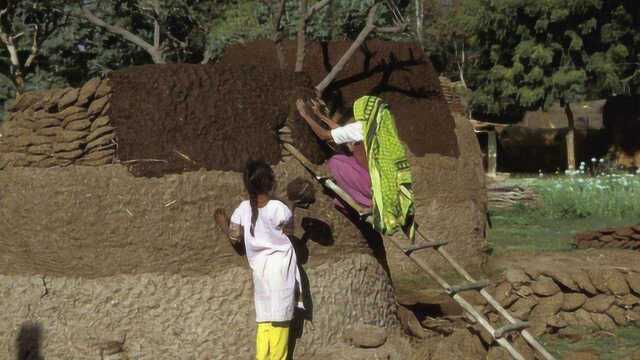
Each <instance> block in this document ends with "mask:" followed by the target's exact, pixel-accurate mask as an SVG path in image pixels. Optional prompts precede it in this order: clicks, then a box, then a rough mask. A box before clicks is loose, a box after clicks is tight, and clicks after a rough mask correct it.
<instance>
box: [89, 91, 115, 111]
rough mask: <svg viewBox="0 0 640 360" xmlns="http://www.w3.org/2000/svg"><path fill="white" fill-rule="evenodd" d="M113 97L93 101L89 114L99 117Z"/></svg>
mask: <svg viewBox="0 0 640 360" xmlns="http://www.w3.org/2000/svg"><path fill="white" fill-rule="evenodd" d="M110 99H111V96H108V95H107V96H103V97H101V98H99V99H96V100H93V102H92V103H91V105H89V110H88V113H89V115H97V114H100V113H101V112H102V110H104V107H105V106H106V105H107V104H108V103H109V100H110Z"/></svg>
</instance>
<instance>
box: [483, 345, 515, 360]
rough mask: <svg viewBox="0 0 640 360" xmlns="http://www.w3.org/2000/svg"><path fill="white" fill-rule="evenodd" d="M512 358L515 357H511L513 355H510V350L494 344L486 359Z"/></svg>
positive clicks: (501, 359)
mask: <svg viewBox="0 0 640 360" xmlns="http://www.w3.org/2000/svg"><path fill="white" fill-rule="evenodd" d="M512 359H513V358H512V357H511V355H509V352H508V351H507V350H506V349H504V348H502V347H500V346H494V347H492V348H490V349H489V352H488V353H487V357H486V360H512Z"/></svg>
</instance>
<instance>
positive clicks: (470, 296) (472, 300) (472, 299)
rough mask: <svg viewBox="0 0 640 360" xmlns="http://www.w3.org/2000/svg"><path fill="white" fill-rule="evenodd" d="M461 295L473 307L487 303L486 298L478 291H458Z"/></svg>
mask: <svg viewBox="0 0 640 360" xmlns="http://www.w3.org/2000/svg"><path fill="white" fill-rule="evenodd" d="M460 295H462V297H463V298H464V299H465V300H467V301H468V302H469V304H471V305H473V306H475V307H480V308H481V307H483V306H485V305H487V299H485V298H484V296H482V294H480V292H478V291H463V292H461V293H460Z"/></svg>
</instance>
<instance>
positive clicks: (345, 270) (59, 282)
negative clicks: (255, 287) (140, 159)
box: [0, 162, 397, 359]
mask: <svg viewBox="0 0 640 360" xmlns="http://www.w3.org/2000/svg"><path fill="white" fill-rule="evenodd" d="M276 172H277V176H278V179H281V180H282V183H280V184H279V189H280V190H279V191H278V193H279V194H280V193H281V191H283V190H284V188H285V186H286V184H287V182H288V181H289V180H290V179H293V178H295V177H298V176H308V175H307V174H306V173H305V172H304V170H303V169H301V168H300V167H299V165H298V164H297V163H294V162H286V163H280V164H279V165H278V166H277V167H276ZM317 190H318V191H320V189H317ZM242 194H243V190H242V179H241V175H240V174H239V173H235V172H222V171H198V172H189V173H185V174H173V175H167V176H164V177H162V178H140V177H134V176H133V175H132V174H130V173H129V172H128V171H127V169H126V167H124V166H121V165H106V166H101V167H88V166H69V167H63V168H50V169H39V168H30V167H29V168H8V169H5V170H3V171H0V201H1V202H2V206H0V217H1V218H2V219H3V221H2V222H0V234H2V236H0V248H1V249H2V251H1V252H0V274H1V275H0V284H2V300H0V308H2V309H3V310H4V311H3V312H2V314H1V315H0V323H2V324H3V326H2V327H0V347H2V349H3V352H4V351H8V353H7V352H4V353H2V354H1V355H0V358H3V359H4V358H13V357H15V346H16V338H17V337H18V335H19V333H20V327H21V325H23V324H24V323H25V322H30V323H37V324H39V326H40V327H41V328H42V347H43V350H42V351H43V354H44V356H45V358H53V359H55V358H87V357H98V354H99V350H100V349H101V348H106V347H108V346H110V345H109V344H108V343H109V342H111V343H110V344H111V345H113V342H114V341H116V342H117V341H121V340H122V339H123V338H124V339H125V345H124V348H125V349H126V352H127V354H129V355H131V356H133V357H134V358H139V357H140V356H143V357H144V358H156V359H169V358H171V359H174V358H175V359H191V358H193V357H194V356H195V354H197V357H198V358H207V356H209V357H212V358H247V357H249V356H250V355H251V352H252V349H253V336H254V327H255V323H254V319H255V318H254V314H253V310H252V309H253V305H252V301H253V298H252V295H251V294H252V290H251V281H250V270H249V269H248V265H247V264H246V259H244V258H243V257H241V256H240V255H238V254H237V253H236V251H235V250H234V249H233V248H232V247H231V246H230V245H229V243H228V241H227V240H226V239H225V237H224V236H223V235H222V234H220V233H219V232H217V231H216V229H215V228H214V225H213V218H212V214H213V211H214V209H215V208H217V207H225V208H227V209H229V210H232V209H233V207H234V206H237V204H238V203H239V202H240V201H241V200H242V198H243V195H242ZM296 222H297V227H296V229H297V230H296V233H295V236H294V237H293V239H292V240H293V242H294V245H295V247H296V253H297V255H298V259H299V262H300V264H301V265H302V268H303V270H304V274H305V275H303V277H304V278H305V279H306V280H305V283H307V284H308V287H307V288H308V289H310V291H309V292H308V293H306V294H304V301H305V305H306V306H307V308H308V309H309V312H307V313H305V314H304V316H307V317H310V318H312V319H313V324H312V325H309V322H308V321H307V322H306V323H305V324H306V325H302V326H303V330H304V332H303V334H302V337H301V338H300V339H299V340H298V343H297V345H296V352H297V353H299V354H300V355H301V356H302V355H312V354H315V353H316V352H317V351H319V350H322V349H325V348H326V347H328V346H329V345H331V344H336V343H339V342H341V341H342V335H343V332H344V331H345V329H346V328H347V327H349V326H356V325H358V324H372V325H377V326H381V327H387V328H393V327H395V326H396V325H397V320H396V318H395V300H394V296H393V289H392V287H391V282H390V279H389V277H388V273H387V272H386V271H385V268H386V260H385V259H384V252H380V251H379V250H380V249H379V248H380V247H379V245H380V244H378V246H377V247H376V245H375V244H371V245H370V244H367V243H366V240H365V239H364V238H363V236H362V234H361V233H360V231H359V229H358V228H356V227H355V226H354V225H353V224H352V223H351V222H349V221H348V220H346V219H345V218H344V217H343V216H342V215H340V214H339V213H337V212H336V211H335V210H333V205H332V203H331V199H329V198H327V197H320V198H319V199H318V201H317V202H316V203H315V204H314V206H313V208H312V209H309V210H301V211H299V212H296ZM372 249H373V250H372ZM376 249H377V250H378V251H377V252H376ZM298 321H299V322H300V323H299V324H298V325H296V326H297V327H296V329H297V331H299V330H300V329H301V328H300V324H301V318H298ZM5 324H6V326H5ZM230 334H233V336H230ZM125 335H126V338H125ZM4 349H8V350H4ZM138 355H139V356H138Z"/></svg>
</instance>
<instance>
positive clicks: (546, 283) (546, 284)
mask: <svg viewBox="0 0 640 360" xmlns="http://www.w3.org/2000/svg"><path fill="white" fill-rule="evenodd" d="M531 290H533V292H534V293H535V294H536V295H540V296H552V295H555V294H557V293H559V292H560V287H559V286H558V284H556V283H555V281H553V280H552V279H551V278H549V277H546V276H541V277H539V278H538V280H536V281H535V282H534V283H533V284H531Z"/></svg>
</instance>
